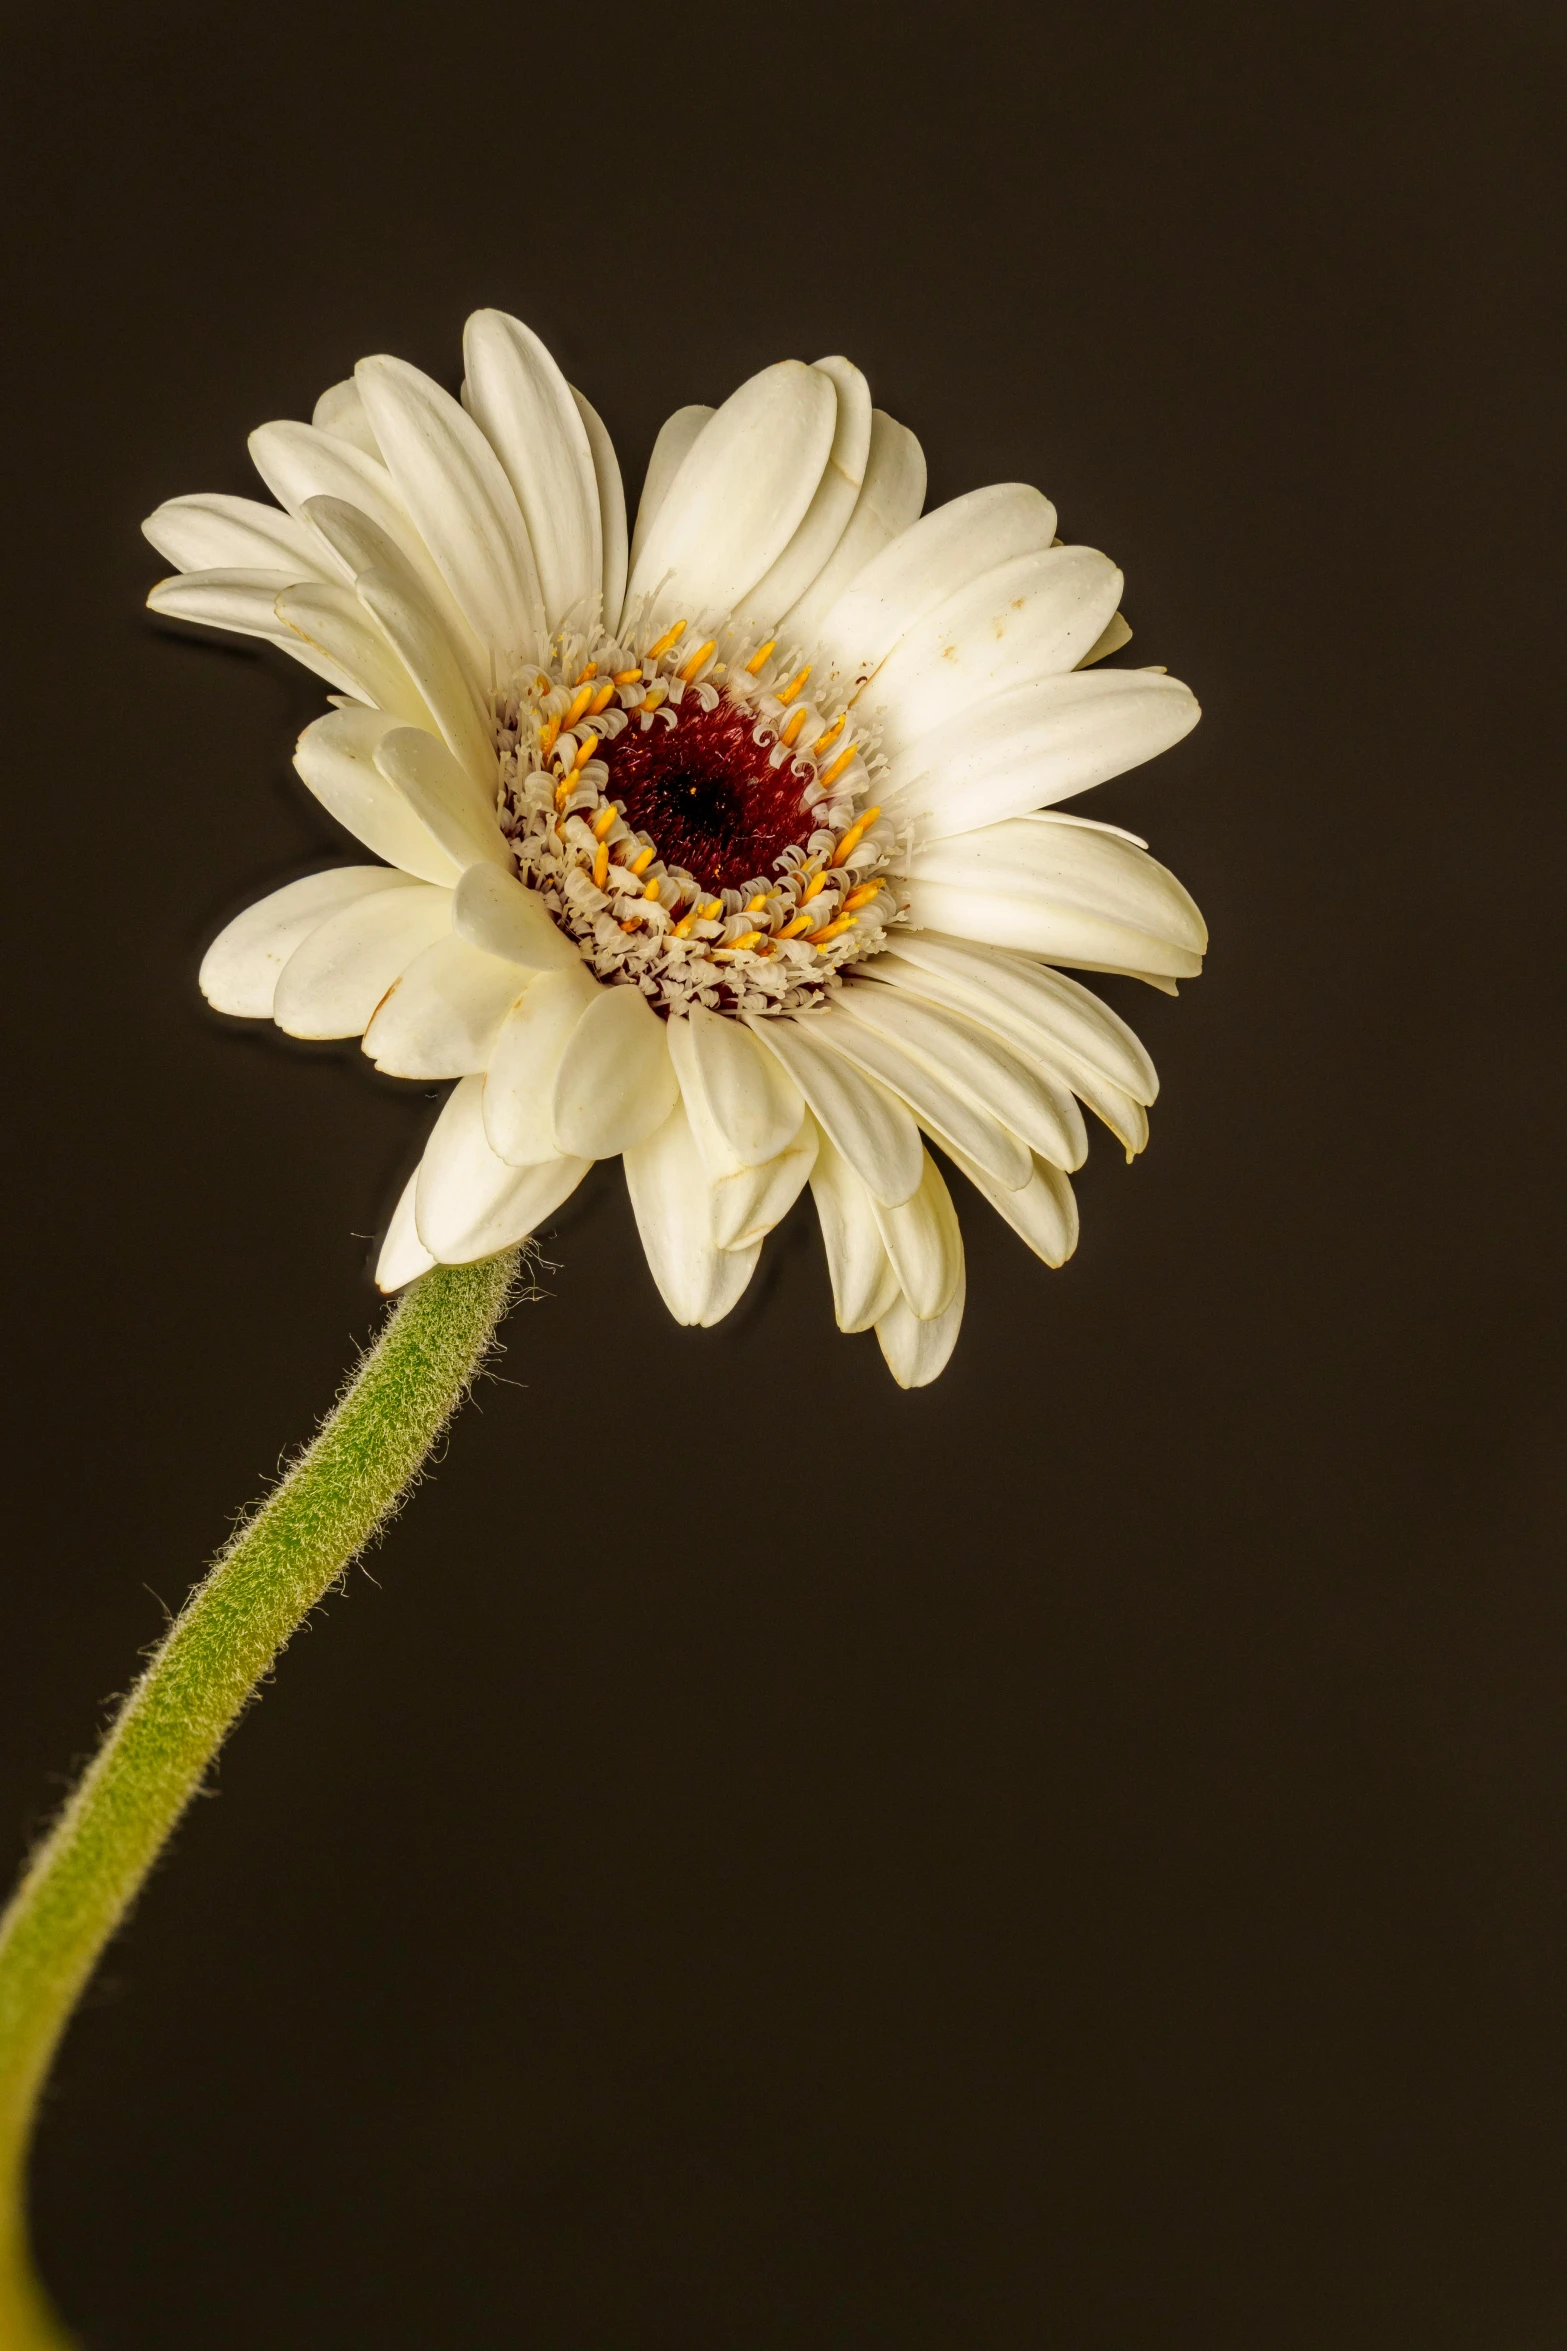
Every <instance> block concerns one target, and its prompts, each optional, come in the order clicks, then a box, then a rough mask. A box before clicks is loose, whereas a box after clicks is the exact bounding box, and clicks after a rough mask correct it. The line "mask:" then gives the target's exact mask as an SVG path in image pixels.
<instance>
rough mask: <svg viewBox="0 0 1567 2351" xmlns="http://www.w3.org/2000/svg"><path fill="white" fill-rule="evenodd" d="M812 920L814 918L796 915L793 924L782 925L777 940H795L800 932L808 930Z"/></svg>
mask: <svg viewBox="0 0 1567 2351" xmlns="http://www.w3.org/2000/svg"><path fill="white" fill-rule="evenodd" d="M813 919H814V918H813V917H812V916H811V915H809V914H797V915H796V916H795V918H794V920H793V922H786V923H785V924H784V927H783V929H782V930H781V931H780V932H779V934H778V936H779V938H780V939H797V938H798V937H799V936H800V933H801V932H802V931H808V930H809V929H810V927H811V923H812V921H813Z"/></svg>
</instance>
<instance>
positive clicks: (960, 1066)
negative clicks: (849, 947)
mask: <svg viewBox="0 0 1567 2351" xmlns="http://www.w3.org/2000/svg"><path fill="white" fill-rule="evenodd" d="M838 1002H839V1003H840V1005H841V1006H842V1007H843V1009H844V1011H845V1012H847V1013H849V1014H850V1015H851V1016H852V1017H853V1018H854V1019H856V1020H863V1021H864V1022H866V1023H867V1025H868V1026H870V1027H872V1028H875V1029H879V1030H880V1031H881V1032H882V1034H883V1035H884V1036H889V1037H892V1038H895V1039H896V1041H897V1042H898V1043H899V1044H900V1045H903V1046H904V1047H906V1048H907V1050H908V1051H909V1052H911V1053H915V1054H918V1055H921V1056H923V1058H924V1059H925V1060H926V1061H928V1062H930V1063H931V1064H932V1065H933V1067H935V1068H936V1069H938V1070H940V1071H941V1073H942V1075H943V1076H944V1077H945V1078H946V1080H947V1083H948V1084H949V1085H951V1086H953V1087H955V1088H956V1089H957V1091H958V1092H959V1093H963V1094H967V1095H968V1096H969V1098H970V1100H972V1101H974V1102H977V1103H978V1104H979V1105H980V1107H981V1109H983V1110H988V1111H989V1112H990V1113H991V1115H992V1116H993V1117H995V1118H998V1119H999V1120H1000V1121H1001V1123H1002V1125H1003V1126H1005V1127H1010V1129H1011V1130H1012V1132H1013V1134H1015V1135H1021V1136H1022V1138H1023V1140H1024V1142H1025V1143H1027V1144H1028V1145H1029V1147H1030V1149H1031V1150H1034V1151H1037V1152H1039V1153H1040V1155H1041V1157H1043V1158H1045V1159H1048V1160H1049V1161H1050V1162H1051V1164H1052V1166H1055V1167H1081V1166H1082V1164H1083V1160H1084V1159H1085V1157H1086V1156H1087V1152H1088V1137H1087V1135H1086V1133H1085V1132H1084V1128H1083V1121H1082V1115H1081V1113H1080V1112H1079V1110H1078V1107H1077V1104H1076V1102H1075V1101H1074V1100H1073V1098H1072V1095H1071V1092H1070V1090H1069V1089H1068V1087H1067V1086H1066V1085H1064V1084H1063V1083H1062V1082H1061V1080H1060V1079H1052V1078H1051V1077H1050V1076H1049V1075H1048V1074H1047V1073H1046V1072H1045V1071H1044V1070H1042V1069H1041V1068H1040V1067H1039V1065H1038V1064H1037V1063H1033V1062H1026V1061H1024V1060H1022V1059H1020V1057H1019V1056H1018V1055H1017V1054H1016V1053H1014V1052H1012V1051H1011V1050H1010V1048H1009V1047H1008V1046H1006V1045H1004V1044H1003V1043H1002V1042H1001V1040H1000V1038H999V1037H997V1036H995V1035H994V1034H993V1033H992V1032H991V1031H990V1030H989V1029H983V1028H980V1027H978V1026H977V1025H976V1024H975V1023H974V1022H973V1021H970V1020H965V1019H963V1018H962V1017H961V1016H960V1015H958V1014H957V1013H952V1012H945V1011H943V1010H942V1008H941V1007H940V1006H939V1005H936V1004H926V1003H921V1002H920V1001H919V1000H918V999H917V998H916V997H913V996H908V995H905V994H904V992H903V991H902V989H895V988H875V987H872V986H871V985H870V983H869V982H868V981H867V982H863V983H860V984H858V985H854V984H851V985H850V986H848V987H846V988H844V989H842V990H841V991H840V993H839V997H838Z"/></svg>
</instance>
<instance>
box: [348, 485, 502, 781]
mask: <svg viewBox="0 0 1567 2351" xmlns="http://www.w3.org/2000/svg"><path fill="white" fill-rule="evenodd" d="M303 511H304V513H305V514H306V515H307V516H308V517H309V520H310V525H311V528H312V530H314V531H316V532H318V533H319V534H320V537H321V539H322V541H323V542H324V543H325V545H326V547H327V548H328V549H329V550H330V552H331V554H332V555H333V556H334V558H335V559H336V561H337V562H338V563H339V564H340V565H341V566H342V568H343V570H344V571H345V572H346V573H347V575H348V577H349V579H350V580H351V581H358V580H359V579H361V578H362V577H363V576H364V575H365V573H367V572H377V573H385V574H386V575H387V576H388V577H389V578H390V579H392V580H395V581H396V583H397V585H398V587H399V588H400V589H401V590H402V592H403V594H404V596H405V597H407V598H408V599H409V600H410V601H411V602H412V603H413V604H415V605H417V606H418V608H419V610H420V612H421V613H422V614H423V615H424V617H425V619H426V622H427V624H428V626H429V627H430V628H431V629H432V630H433V631H434V632H435V633H436V635H438V636H439V637H440V638H441V640H442V643H443V645H444V647H445V651H446V655H447V657H448V659H449V660H450V662H451V663H452V664H453V665H454V666H455V667H456V669H457V672H458V675H459V676H460V678H461V680H462V682H463V685H464V687H465V688H466V700H467V701H468V703H469V704H470V705H471V708H470V710H469V712H468V715H467V718H466V722H465V723H466V724H467V726H468V727H469V728H470V730H471V729H472V728H474V727H475V726H477V725H478V724H479V721H480V718H481V715H484V714H487V711H488V703H487V701H486V699H485V696H486V692H487V689H488V684H489V675H490V671H489V662H488V657H487V656H483V655H482V654H481V652H480V647H479V643H478V640H477V638H476V637H475V636H474V634H473V631H472V630H471V629H470V628H469V627H468V625H467V623H466V621H464V620H463V619H462V617H461V615H460V614H459V613H458V611H457V607H456V606H455V604H453V602H452V600H451V598H450V596H449V595H447V593H446V591H445V587H444V584H442V583H439V582H437V584H436V586H435V587H434V588H432V586H431V583H430V580H429V577H428V574H429V570H430V566H429V565H428V564H426V565H425V566H424V569H423V570H422V571H421V569H420V568H419V566H418V565H416V564H414V563H411V562H410V561H409V559H408V557H407V556H406V555H405V554H404V553H403V550H402V548H401V547H400V546H399V545H398V543H397V541H396V540H395V539H394V538H393V537H392V535H391V533H390V532H389V531H386V530H383V529H382V527H381V525H380V524H379V523H378V522H374V521H372V520H371V518H370V516H369V515H368V514H364V513H362V512H361V511H360V509H359V508H358V507H357V506H350V505H349V504H348V502H347V500H346V499H343V498H328V497H326V496H324V495H323V496H321V497H319V498H307V499H306V500H305V503H304V509H303ZM393 641H394V642H396V640H395V638H394V640H393ZM419 682H420V687H421V691H424V692H426V695H427V698H428V690H427V689H426V688H425V686H424V681H423V679H422V678H421V679H420V681H419ZM431 707H432V708H434V707H435V705H434V703H433V702H432V704H431ZM479 739H480V741H481V742H482V743H483V745H484V747H485V749H486V750H487V751H488V750H489V749H490V732H489V727H488V724H487V722H486V723H485V724H484V725H483V727H482V728H481V730H480V736H479Z"/></svg>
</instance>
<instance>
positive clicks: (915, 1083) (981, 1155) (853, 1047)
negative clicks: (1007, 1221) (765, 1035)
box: [811, 1004, 1034, 1184]
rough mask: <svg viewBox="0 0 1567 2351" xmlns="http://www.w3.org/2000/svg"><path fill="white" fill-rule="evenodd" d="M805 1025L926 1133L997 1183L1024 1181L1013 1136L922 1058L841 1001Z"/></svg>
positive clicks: (1022, 1152)
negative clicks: (965, 1154)
mask: <svg viewBox="0 0 1567 2351" xmlns="http://www.w3.org/2000/svg"><path fill="white" fill-rule="evenodd" d="M811 1027H812V1032H813V1034H814V1035H817V1036H819V1037H820V1038H821V1039H822V1040H823V1042H824V1043H826V1044H829V1045H831V1046H832V1048H833V1050H834V1051H835V1052H838V1053H842V1054H844V1055H845V1056H846V1057H847V1058H848V1059H849V1060H850V1061H852V1062H853V1063H854V1064H855V1065H856V1067H857V1068H859V1069H863V1070H866V1071H867V1072H868V1073H869V1074H870V1075H871V1076H872V1077H875V1078H880V1080H881V1082H882V1084H883V1085H884V1086H890V1087H891V1088H892V1091H893V1092H894V1093H895V1094H896V1095H898V1096H899V1098H900V1099H901V1100H902V1101H904V1102H906V1103H907V1104H908V1106H909V1108H910V1109H911V1110H912V1111H913V1113H914V1115H915V1117H916V1118H917V1119H918V1120H919V1122H920V1125H921V1126H922V1127H923V1128H924V1129H925V1131H926V1132H927V1134H932V1135H934V1136H935V1137H936V1139H937V1141H938V1142H940V1143H942V1144H944V1145H945V1146H946V1147H947V1148H948V1149H949V1150H950V1149H954V1148H955V1149H958V1150H967V1151H969V1152H971V1153H972V1154H973V1156H974V1157H975V1158H976V1159H977V1160H978V1161H979V1162H980V1163H981V1165H982V1166H984V1167H986V1168H988V1169H989V1170H990V1173H991V1174H992V1175H993V1176H994V1177H995V1178H996V1180H997V1182H998V1183H1003V1184H1026V1183H1027V1182H1028V1179H1029V1176H1030V1175H1031V1173H1032V1172H1033V1165H1034V1162H1033V1158H1032V1155H1031V1154H1030V1153H1029V1151H1028V1150H1027V1149H1026V1148H1025V1146H1024V1145H1023V1144H1022V1143H1020V1142H1019V1141H1018V1138H1017V1136H1016V1135H1014V1134H1013V1133H1011V1131H1010V1130H1009V1129H1008V1128H1006V1127H1004V1126H1002V1124H1001V1123H1000V1121H999V1120H998V1119H995V1118H992V1117H991V1115H990V1113H989V1111H987V1110H981V1109H980V1108H979V1106H978V1104H977V1103H975V1102H972V1101H971V1100H969V1098H968V1097H967V1096H966V1095H963V1094H960V1093H958V1092H957V1091H956V1089H955V1088H953V1087H951V1086H949V1085H948V1084H947V1083H946V1081H945V1079H944V1078H943V1077H942V1076H941V1073H940V1072H939V1071H938V1070H936V1069H934V1068H933V1067H932V1066H931V1064H930V1063H929V1062H928V1061H925V1060H922V1059H920V1058H918V1057H917V1056H915V1055H914V1054H912V1053H909V1052H907V1051H905V1049H904V1048H903V1047H902V1046H901V1045H898V1044H896V1043H894V1041H893V1039H892V1038H891V1037H888V1036H885V1035H883V1034H882V1033H881V1032H880V1031H879V1030H876V1029H872V1028H869V1027H867V1025H866V1024H865V1022H864V1021H857V1020H851V1019H850V1017H849V1015H848V1013H847V1012H846V1011H845V1010H844V1009H843V1007H842V1005H841V1004H831V1005H829V1006H828V1008H827V1010H826V1011H825V1012H822V1013H818V1014H817V1016H816V1018H815V1019H814V1020H813V1022H812V1024H811Z"/></svg>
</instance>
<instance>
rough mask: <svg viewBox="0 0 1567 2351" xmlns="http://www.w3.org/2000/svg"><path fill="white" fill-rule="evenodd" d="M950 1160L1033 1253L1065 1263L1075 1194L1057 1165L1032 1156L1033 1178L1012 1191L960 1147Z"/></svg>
mask: <svg viewBox="0 0 1567 2351" xmlns="http://www.w3.org/2000/svg"><path fill="white" fill-rule="evenodd" d="M952 1163H953V1165H954V1166H955V1167H956V1168H957V1169H958V1170H959V1171H960V1173H961V1174H963V1175H966V1176H967V1177H968V1180H969V1182H970V1183H971V1184H972V1185H973V1186H974V1189H975V1190H976V1191H977V1192H981V1193H983V1195H984V1197H985V1198H986V1199H987V1200H988V1201H989V1202H990V1205H991V1207H992V1208H993V1209H994V1210H995V1211H996V1214H997V1215H998V1216H1002V1217H1005V1219H1006V1221H1007V1223H1008V1224H1009V1225H1010V1226H1011V1227H1012V1230H1013V1231H1014V1232H1015V1233H1017V1234H1019V1235H1020V1236H1021V1238H1022V1239H1023V1240H1025V1241H1026V1242H1027V1243H1028V1246H1029V1247H1030V1249H1032V1250H1033V1252H1034V1255H1035V1256H1036V1257H1038V1258H1042V1259H1043V1261H1044V1263H1045V1264H1046V1265H1050V1266H1056V1265H1065V1263H1066V1261H1067V1259H1068V1258H1069V1257H1070V1256H1071V1254H1072V1252H1073V1250H1074V1249H1075V1248H1076V1247H1077V1197H1076V1195H1075V1193H1074V1192H1073V1190H1072V1186H1071V1184H1070V1182H1069V1181H1068V1180H1067V1178H1066V1177H1065V1176H1064V1175H1063V1174H1062V1173H1061V1170H1060V1169H1059V1168H1058V1167H1051V1166H1050V1164H1049V1163H1048V1161H1046V1160H1043V1159H1036V1160H1035V1162H1034V1175H1033V1181H1032V1182H1031V1183H1027V1184H1024V1185H1023V1186H1022V1187H1021V1188H1020V1189H1019V1190H1017V1191H1015V1192H1014V1191H1012V1190H1010V1189H1009V1188H1008V1186H1006V1185H1005V1184H998V1183H996V1182H995V1181H994V1179H993V1178H992V1177H990V1176H988V1175H987V1174H986V1173H985V1171H984V1169H983V1168H982V1167H976V1166H975V1164H974V1162H973V1161H972V1160H971V1159H965V1158H964V1156H963V1154H962V1152H961V1151H954V1152H953V1153H952Z"/></svg>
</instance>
